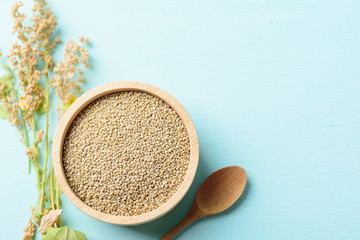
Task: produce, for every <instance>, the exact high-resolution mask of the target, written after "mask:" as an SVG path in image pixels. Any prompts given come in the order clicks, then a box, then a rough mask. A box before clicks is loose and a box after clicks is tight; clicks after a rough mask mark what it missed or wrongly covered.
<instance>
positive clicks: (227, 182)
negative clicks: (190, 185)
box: [195, 166, 246, 215]
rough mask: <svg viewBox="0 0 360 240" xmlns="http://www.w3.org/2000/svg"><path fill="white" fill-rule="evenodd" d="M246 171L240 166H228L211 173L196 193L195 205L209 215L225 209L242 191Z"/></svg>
mask: <svg viewBox="0 0 360 240" xmlns="http://www.w3.org/2000/svg"><path fill="white" fill-rule="evenodd" d="M245 185H246V172H245V170H244V169H243V168H242V167H239V166H230V167H225V168H221V169H219V170H217V171H216V172H214V173H212V174H211V175H210V176H209V177H208V178H206V179H205V181H204V182H203V183H202V184H201V185H200V187H199V190H198V191H197V193H196V196H195V201H196V202H197V206H198V207H199V208H200V209H201V210H202V211H203V212H204V213H207V214H209V215H212V214H216V213H219V212H222V211H225V210H226V209H228V208H229V207H231V206H232V205H233V204H234V203H235V202H236V200H238V198H239V197H240V195H241V194H242V193H243V191H244V189H245Z"/></svg>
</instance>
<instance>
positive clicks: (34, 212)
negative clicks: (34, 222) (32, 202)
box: [33, 209, 42, 216]
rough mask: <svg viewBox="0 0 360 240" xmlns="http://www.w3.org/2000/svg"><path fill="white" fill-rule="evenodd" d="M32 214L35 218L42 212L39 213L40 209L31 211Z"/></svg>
mask: <svg viewBox="0 0 360 240" xmlns="http://www.w3.org/2000/svg"><path fill="white" fill-rule="evenodd" d="M33 214H34V215H35V216H39V215H42V212H41V210H40V209H36V210H35V211H33Z"/></svg>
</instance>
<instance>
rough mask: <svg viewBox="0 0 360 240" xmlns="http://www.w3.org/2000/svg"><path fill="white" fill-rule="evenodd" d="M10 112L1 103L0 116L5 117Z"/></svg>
mask: <svg viewBox="0 0 360 240" xmlns="http://www.w3.org/2000/svg"><path fill="white" fill-rule="evenodd" d="M9 115H10V114H9V113H8V112H7V111H6V109H5V107H4V106H3V105H0V118H2V119H7V118H8V116H9Z"/></svg>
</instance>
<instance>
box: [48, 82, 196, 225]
mask: <svg viewBox="0 0 360 240" xmlns="http://www.w3.org/2000/svg"><path fill="white" fill-rule="evenodd" d="M132 90H135V91H141V92H146V93H149V94H151V95H153V96H156V97H158V98H160V99H161V100H163V101H164V102H165V103H167V104H168V105H169V106H170V107H171V108H172V109H173V110H175V111H176V113H177V114H178V115H179V116H180V118H181V119H182V121H183V122H184V125H185V127H186V130H187V132H188V134H189V138H190V163H189V168H188V171H187V173H186V175H185V178H184V181H183V183H182V184H181V185H180V187H179V189H178V190H177V192H176V193H175V194H174V195H173V196H172V197H171V198H170V199H169V200H168V201H167V202H166V203H164V204H163V205H161V206H160V207H158V208H156V209H155V210H152V211H151V212H148V213H144V214H141V215H137V216H130V217H125V216H114V215H110V214H106V213H102V212H99V211H97V210H95V209H93V208H91V207H89V206H88V205H86V204H85V203H84V202H83V201H82V200H81V199H80V198H79V197H78V196H77V195H76V194H75V193H74V191H73V190H72V189H71V187H70V185H69V183H68V181H67V179H66V176H65V172H64V168H63V162H62V149H63V142H64V139H65V136H66V133H67V131H68V129H69V127H70V125H71V123H72V121H73V120H74V119H75V117H76V116H77V115H78V113H79V112H80V111H81V110H82V109H83V108H84V107H86V106H87V105H88V104H89V103H90V102H92V101H94V100H95V99H97V98H99V97H102V96H104V95H106V94H109V93H114V92H121V91H132ZM52 161H53V165H54V170H55V174H56V177H57V179H58V182H59V184H60V187H61V189H62V190H63V192H64V193H65V195H66V196H67V197H68V198H69V199H70V201H71V202H72V203H73V204H74V205H75V206H76V207H78V208H79V209H80V210H81V211H83V212H84V213H86V214H88V215H89V216H91V217H93V218H96V219H98V220H100V221H103V222H108V223H113V224H119V225H136V224H141V223H146V222H149V221H152V220H154V219H156V218H158V217H160V216H162V215H164V214H165V213H167V212H168V211H170V210H171V209H172V208H174V207H175V206H176V205H177V204H178V203H179V202H180V200H181V199H182V198H183V197H184V196H185V194H186V192H187V191H188V190H189V188H190V185H191V183H192V182H193V180H194V177H195V173H196V169H197V166H198V162H199V143H198V137H197V134H196V130H195V127H194V124H193V122H192V121H191V119H190V116H189V114H188V113H187V112H186V111H185V109H184V108H183V106H181V104H180V103H179V102H178V101H177V100H176V99H175V98H173V97H172V96H171V95H170V94H168V93H166V92H165V91H163V90H161V89H159V88H157V87H155V86H152V85H149V84H145V83H140V82H132V81H120V82H111V83H107V84H104V85H101V86H99V87H96V88H94V89H92V90H90V91H88V92H86V93H85V94H83V95H82V96H81V97H79V98H78V99H77V100H76V101H75V102H74V103H73V104H72V105H71V106H70V108H69V109H68V110H67V111H66V112H65V114H64V115H63V117H62V118H61V120H60V122H59V124H58V127H57V130H56V133H55V137H54V142H53V155H52Z"/></svg>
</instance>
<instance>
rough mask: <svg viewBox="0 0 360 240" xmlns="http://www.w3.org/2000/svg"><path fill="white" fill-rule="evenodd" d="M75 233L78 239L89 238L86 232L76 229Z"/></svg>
mask: <svg viewBox="0 0 360 240" xmlns="http://www.w3.org/2000/svg"><path fill="white" fill-rule="evenodd" d="M74 233H75V235H76V237H77V239H78V240H87V238H86V235H85V234H84V233H82V232H79V231H75V230H74Z"/></svg>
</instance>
